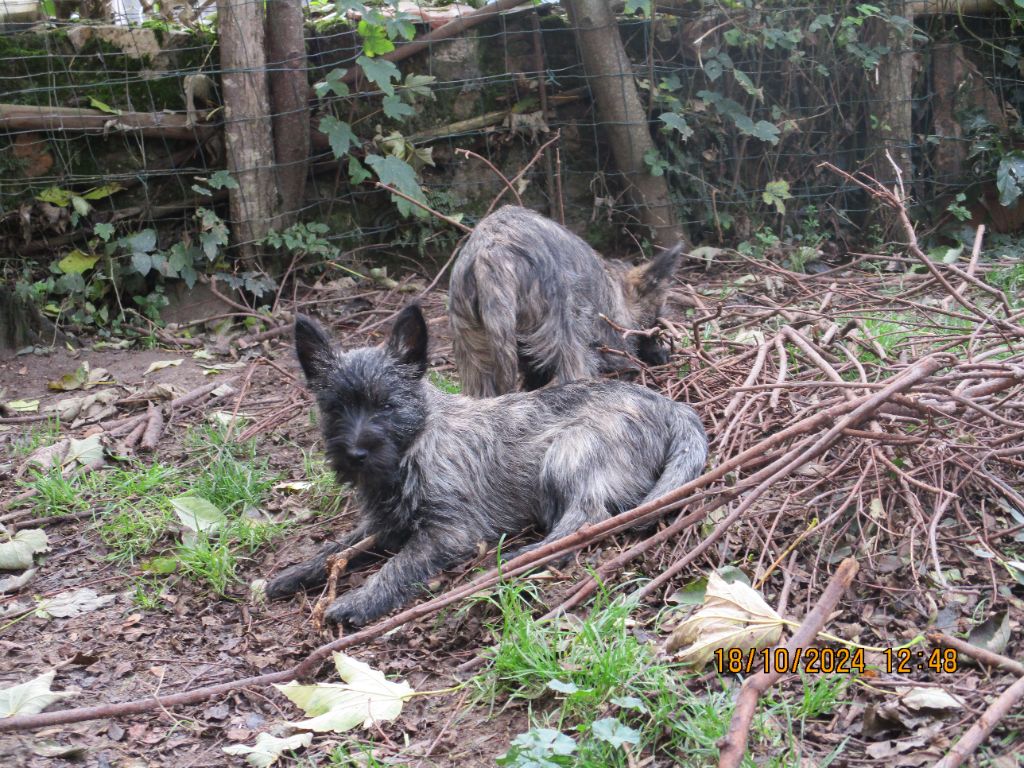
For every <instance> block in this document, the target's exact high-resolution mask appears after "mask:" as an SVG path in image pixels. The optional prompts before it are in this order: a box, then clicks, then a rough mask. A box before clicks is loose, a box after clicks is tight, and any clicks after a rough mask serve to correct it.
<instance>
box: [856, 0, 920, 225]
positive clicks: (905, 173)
mask: <svg viewBox="0 0 1024 768" xmlns="http://www.w3.org/2000/svg"><path fill="white" fill-rule="evenodd" d="M891 10H892V12H893V13H894V14H898V15H901V16H904V17H907V18H910V17H909V16H908V13H909V12H910V3H908V2H896V3H893V4H892V6H891ZM869 23H870V27H869V29H870V31H869V38H870V39H871V40H872V42H873V43H884V44H886V45H888V46H889V49H890V52H889V53H887V54H885V55H884V56H882V58H881V60H880V61H879V64H878V69H877V70H876V72H877V81H876V82H877V86H876V87H875V88H874V94H875V98H874V99H873V100H872V101H871V102H869V109H870V114H869V115H868V123H869V128H868V148H867V149H868V157H867V164H868V167H869V168H870V169H871V171H870V172H871V175H872V176H873V177H874V178H875V179H877V180H878V181H880V182H882V183H883V184H885V186H886V187H888V188H890V189H891V188H892V187H893V185H895V184H898V183H899V182H900V181H901V180H902V184H903V188H904V190H905V191H906V193H907V195H908V196H912V195H913V194H914V182H915V179H914V165H913V162H912V161H911V147H912V144H913V140H914V133H913V126H912V106H913V102H912V99H913V87H914V48H913V45H914V43H913V38H912V37H911V35H910V33H909V32H907V31H903V30H900V29H896V28H894V27H893V26H892V25H891V24H888V23H887V22H885V21H882V20H875V19H872V20H871V21H870V22H869ZM871 27H873V29H871ZM871 104H873V105H874V106H873V107H872V106H871ZM890 158H891V161H890ZM894 164H895V167H894ZM876 216H877V217H878V218H879V220H880V223H881V224H882V226H883V228H884V229H885V230H886V233H887V234H890V233H892V232H894V230H895V231H898V229H897V228H896V227H895V223H896V222H895V219H894V218H893V216H892V213H891V211H890V210H889V209H888V208H887V207H885V206H883V207H882V208H880V209H879V210H878V211H876Z"/></svg>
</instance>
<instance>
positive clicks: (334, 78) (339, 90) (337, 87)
mask: <svg viewBox="0 0 1024 768" xmlns="http://www.w3.org/2000/svg"><path fill="white" fill-rule="evenodd" d="M347 72H348V70H347V69H341V68H338V69H332V70H331V71H330V72H328V73H327V77H325V78H324V79H323V80H321V81H320V82H319V83H317V84H316V85H314V86H313V88H314V89H315V90H316V95H317V96H319V97H320V98H321V99H322V98H323V97H324V96H326V95H327V94H328V93H333V94H334V95H335V96H348V94H349V90H348V85H347V84H346V83H345V81H344V77H345V74H346V73H347Z"/></svg>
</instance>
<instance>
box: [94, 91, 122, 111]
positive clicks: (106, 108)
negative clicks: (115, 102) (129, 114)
mask: <svg viewBox="0 0 1024 768" xmlns="http://www.w3.org/2000/svg"><path fill="white" fill-rule="evenodd" d="M89 106H90V107H92V108H93V109H98V110H99V111H100V112H106V113H107V114H108V115H120V114H121V110H120V109H114V108H113V107H111V106H109V105H108V104H104V103H103V102H102V101H100V100H99V99H97V98H96V97H95V96H90V97H89Z"/></svg>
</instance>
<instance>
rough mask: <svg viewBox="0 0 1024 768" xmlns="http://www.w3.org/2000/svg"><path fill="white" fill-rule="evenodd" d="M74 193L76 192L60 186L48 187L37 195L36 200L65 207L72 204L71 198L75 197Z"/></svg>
mask: <svg viewBox="0 0 1024 768" xmlns="http://www.w3.org/2000/svg"><path fill="white" fill-rule="evenodd" d="M74 194H75V193H74V192H71V191H70V190H67V189H61V188H60V187H47V188H46V189H44V190H43V191H42V192H40V193H39V194H38V195H36V200H39V201H40V202H43V203H50V204H51V205H59V206H60V207H61V208H65V207H67V206H68V205H70V204H71V198H72V197H74Z"/></svg>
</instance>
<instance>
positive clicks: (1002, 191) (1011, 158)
mask: <svg viewBox="0 0 1024 768" xmlns="http://www.w3.org/2000/svg"><path fill="white" fill-rule="evenodd" d="M996 189H998V190H999V204H1000V205H1002V206H1003V207H1005V208H1009V207H1010V206H1011V205H1013V204H1014V203H1016V202H1017V199H1018V198H1019V197H1020V196H1021V195H1024V152H1021V151H1014V152H1010V153H1008V154H1006V155H1004V156H1003V159H1002V160H1000V161H999V167H998V168H996Z"/></svg>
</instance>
